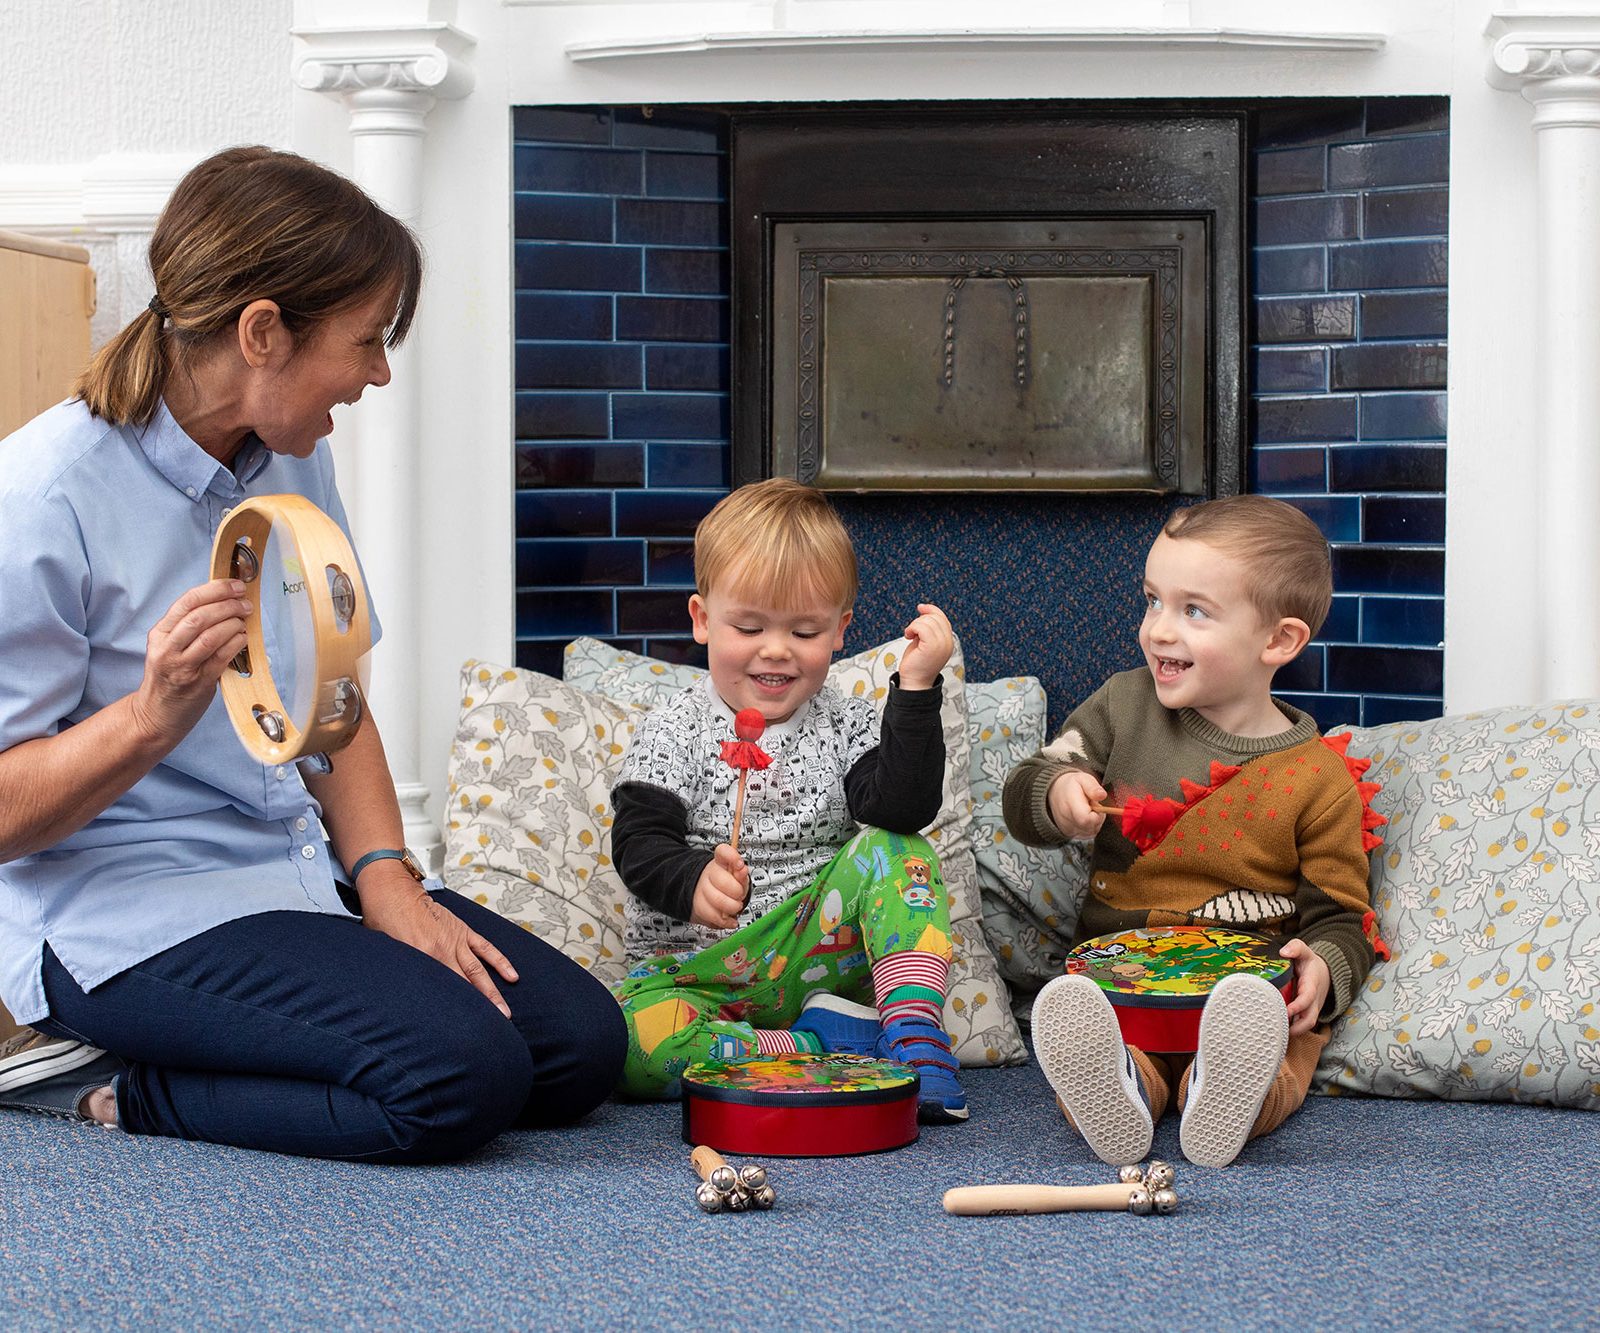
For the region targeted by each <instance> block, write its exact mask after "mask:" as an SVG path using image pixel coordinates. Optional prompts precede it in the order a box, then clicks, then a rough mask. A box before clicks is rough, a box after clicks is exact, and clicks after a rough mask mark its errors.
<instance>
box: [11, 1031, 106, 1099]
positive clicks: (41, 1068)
mask: <svg viewBox="0 0 1600 1333" xmlns="http://www.w3.org/2000/svg"><path fill="white" fill-rule="evenodd" d="M104 1054H105V1052H104V1051H101V1050H99V1049H97V1048H96V1047H93V1046H85V1045H82V1044H81V1043H79V1042H75V1041H67V1042H62V1043H61V1044H60V1045H59V1046H46V1047H44V1048H43V1049H42V1050H39V1051H30V1052H29V1054H28V1056H27V1057H26V1058H24V1059H22V1060H21V1061H20V1062H19V1063H17V1064H14V1065H12V1066H11V1067H10V1068H8V1069H6V1070H5V1071H4V1072H0V1093H7V1092H10V1091H12V1090H13V1089H15V1088H26V1087H28V1086H29V1085H30V1084H34V1083H41V1082H43V1081H44V1080H45V1079H47V1078H54V1077H55V1076H56V1075H57V1074H70V1073H71V1072H72V1071H73V1070H74V1069H81V1068H83V1066H84V1065H88V1064H93V1063H94V1062H95V1061H96V1060H98V1059H99V1058H100V1057H101V1056H102V1055H104Z"/></svg>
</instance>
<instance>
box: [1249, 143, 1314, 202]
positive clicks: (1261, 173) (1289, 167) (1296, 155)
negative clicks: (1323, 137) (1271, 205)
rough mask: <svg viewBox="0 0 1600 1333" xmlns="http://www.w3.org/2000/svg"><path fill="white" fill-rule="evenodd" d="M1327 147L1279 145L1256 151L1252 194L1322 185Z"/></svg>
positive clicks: (1309, 189) (1297, 191)
mask: <svg viewBox="0 0 1600 1333" xmlns="http://www.w3.org/2000/svg"><path fill="white" fill-rule="evenodd" d="M1327 184H1328V150H1327V149H1326V148H1323V147H1321V146H1320V145H1318V146H1315V147H1311V148H1280V149H1277V150H1275V151H1268V152H1262V153H1257V154H1256V194H1257V195H1270V194H1310V193H1312V192H1313V191H1316V190H1322V189H1326V188H1327Z"/></svg>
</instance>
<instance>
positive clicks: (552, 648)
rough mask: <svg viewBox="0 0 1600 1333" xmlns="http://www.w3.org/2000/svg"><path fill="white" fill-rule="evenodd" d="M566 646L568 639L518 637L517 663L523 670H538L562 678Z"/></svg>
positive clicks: (546, 674)
mask: <svg viewBox="0 0 1600 1333" xmlns="http://www.w3.org/2000/svg"><path fill="white" fill-rule="evenodd" d="M566 647H567V640H566V639H518V640H517V661H516V665H517V666H518V668H520V669H521V670H523V671H537V672H539V673H540V674H541V675H545V676H553V677H554V678H555V679H556V680H560V679H561V665H562V659H563V654H564V653H565V651H566Z"/></svg>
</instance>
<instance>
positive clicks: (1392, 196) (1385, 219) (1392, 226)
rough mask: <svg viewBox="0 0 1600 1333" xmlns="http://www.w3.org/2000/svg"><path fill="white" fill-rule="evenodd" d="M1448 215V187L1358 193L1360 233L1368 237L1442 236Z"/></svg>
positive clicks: (1447, 222) (1447, 225)
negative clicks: (1360, 198) (1360, 197)
mask: <svg viewBox="0 0 1600 1333" xmlns="http://www.w3.org/2000/svg"><path fill="white" fill-rule="evenodd" d="M1449 219H1450V192H1449V191H1448V190H1444V189H1438V190H1384V191H1380V192H1378V193H1375V194H1368V195H1363V196H1362V201H1361V234H1362V235H1363V236H1365V237H1367V238H1368V239H1373V238H1377V237H1384V236H1443V235H1444V234H1445V232H1446V231H1447V230H1448V228H1449Z"/></svg>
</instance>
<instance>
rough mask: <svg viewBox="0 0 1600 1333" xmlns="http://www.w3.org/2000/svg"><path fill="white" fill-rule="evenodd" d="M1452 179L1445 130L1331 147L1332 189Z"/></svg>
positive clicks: (1448, 146)
mask: <svg viewBox="0 0 1600 1333" xmlns="http://www.w3.org/2000/svg"><path fill="white" fill-rule="evenodd" d="M1449 179H1450V141H1449V139H1448V138H1447V137H1446V136H1445V135H1443V134H1428V135H1423V136H1421V137H1419V138H1415V139H1388V140H1380V141H1378V142H1376V143H1347V144H1336V145H1335V146H1334V147H1332V148H1330V149H1329V150H1328V186H1329V188H1330V189H1345V190H1349V189H1371V188H1372V187H1373V186H1379V185H1442V184H1444V183H1445V182H1446V181H1447V180H1449Z"/></svg>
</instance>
